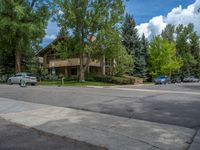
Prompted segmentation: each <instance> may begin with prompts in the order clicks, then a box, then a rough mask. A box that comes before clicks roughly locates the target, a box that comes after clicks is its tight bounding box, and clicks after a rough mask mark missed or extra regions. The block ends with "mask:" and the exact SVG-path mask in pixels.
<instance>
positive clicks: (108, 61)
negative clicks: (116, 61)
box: [105, 59, 112, 67]
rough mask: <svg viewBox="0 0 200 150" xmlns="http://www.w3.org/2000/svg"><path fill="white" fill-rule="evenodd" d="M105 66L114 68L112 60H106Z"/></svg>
mask: <svg viewBox="0 0 200 150" xmlns="http://www.w3.org/2000/svg"><path fill="white" fill-rule="evenodd" d="M105 65H106V67H110V66H112V59H105Z"/></svg>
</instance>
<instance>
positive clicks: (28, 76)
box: [8, 72, 37, 85]
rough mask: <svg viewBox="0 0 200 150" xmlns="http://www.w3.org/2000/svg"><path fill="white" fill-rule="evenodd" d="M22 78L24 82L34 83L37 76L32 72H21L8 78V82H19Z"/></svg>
mask: <svg viewBox="0 0 200 150" xmlns="http://www.w3.org/2000/svg"><path fill="white" fill-rule="evenodd" d="M22 80H24V81H25V83H26V84H31V85H36V84H37V78H36V77H35V76H34V75H33V74H32V73H26V72H21V73H17V74H16V75H13V76H12V77H10V78H8V84H20V83H21V82H22Z"/></svg>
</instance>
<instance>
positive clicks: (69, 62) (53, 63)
mask: <svg viewBox="0 0 200 150" xmlns="http://www.w3.org/2000/svg"><path fill="white" fill-rule="evenodd" d="M84 62H85V63H86V59H85V60H84ZM79 65H80V59H79V58H70V59H66V60H50V61H49V65H47V66H48V67H49V68H51V67H66V66H79ZM89 66H95V67H100V66H101V64H100V61H98V60H92V61H91V62H90V64H89Z"/></svg>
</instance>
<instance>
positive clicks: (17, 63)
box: [15, 50, 21, 73]
mask: <svg viewBox="0 0 200 150" xmlns="http://www.w3.org/2000/svg"><path fill="white" fill-rule="evenodd" d="M15 72H16V73H18V72H21V53H20V51H19V50H16V51H15Z"/></svg>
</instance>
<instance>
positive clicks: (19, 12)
mask: <svg viewBox="0 0 200 150" xmlns="http://www.w3.org/2000/svg"><path fill="white" fill-rule="evenodd" d="M47 3H48V1H47V0H9V1H8V0H1V1H0V18H1V19H0V35H1V38H0V49H1V51H4V52H5V53H7V54H8V55H9V56H12V58H13V56H14V57H15V72H20V71H21V63H22V62H23V60H22V58H23V59H24V58H26V54H27V53H30V51H32V49H33V47H35V45H38V44H39V43H40V42H41V40H42V38H43V37H44V36H45V28H46V26H47V23H48V19H49V11H48V5H47ZM29 56H30V55H29ZM8 58H9V57H8ZM24 61H25V60H24Z"/></svg>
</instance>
